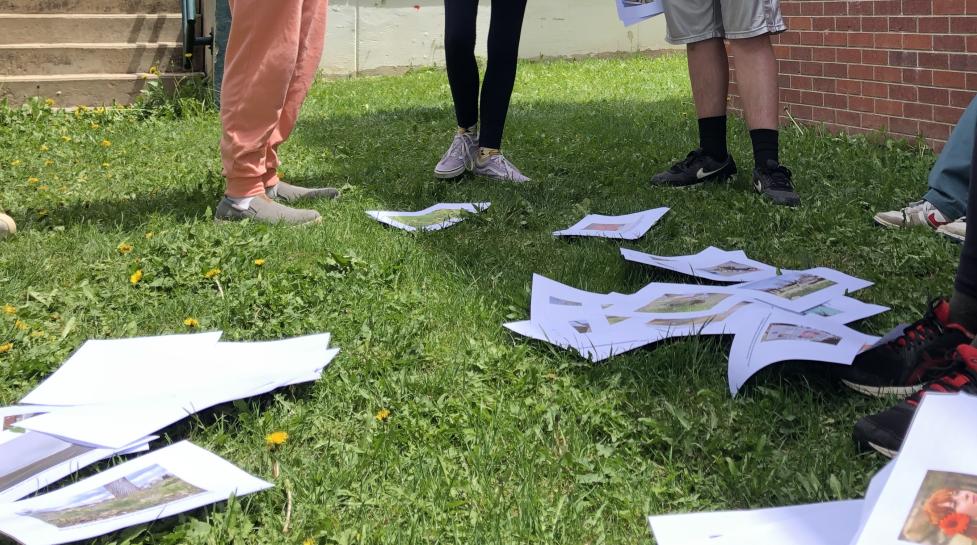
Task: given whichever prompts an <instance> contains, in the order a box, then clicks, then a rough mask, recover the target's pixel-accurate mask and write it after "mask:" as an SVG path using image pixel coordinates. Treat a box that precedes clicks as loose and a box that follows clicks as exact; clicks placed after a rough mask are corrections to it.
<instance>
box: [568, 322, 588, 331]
mask: <svg viewBox="0 0 977 545" xmlns="http://www.w3.org/2000/svg"><path fill="white" fill-rule="evenodd" d="M570 327H572V328H573V329H574V330H576V332H577V333H590V332H591V331H593V328H591V327H590V323H588V322H585V321H583V320H573V321H572V322H570Z"/></svg>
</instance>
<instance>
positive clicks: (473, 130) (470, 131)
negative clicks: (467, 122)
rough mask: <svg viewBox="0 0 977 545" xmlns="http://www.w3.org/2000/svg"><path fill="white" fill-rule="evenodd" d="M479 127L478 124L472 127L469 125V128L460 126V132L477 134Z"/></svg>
mask: <svg viewBox="0 0 977 545" xmlns="http://www.w3.org/2000/svg"><path fill="white" fill-rule="evenodd" d="M477 128H478V125H472V126H471V127H468V128H467V129H466V128H465V127H458V134H475V132H476V130H477Z"/></svg>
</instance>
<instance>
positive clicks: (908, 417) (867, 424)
mask: <svg viewBox="0 0 977 545" xmlns="http://www.w3.org/2000/svg"><path fill="white" fill-rule="evenodd" d="M953 359H954V365H953V366H952V367H951V370H950V371H948V372H947V373H946V374H944V375H943V376H941V377H939V378H937V379H936V380H934V381H933V382H930V383H929V384H927V385H926V386H925V387H924V388H923V389H922V390H920V391H919V392H917V393H915V394H913V395H911V396H910V397H909V398H908V399H906V400H905V401H903V402H901V403H899V404H898V405H896V406H894V407H891V408H889V409H886V410H884V411H882V412H880V413H878V414H873V415H871V416H866V417H865V418H862V419H861V420H859V421H858V423H857V424H855V431H854V432H853V434H852V436H853V438H854V439H855V443H857V444H858V446H859V447H860V448H862V449H863V450H869V449H871V450H874V451H876V452H879V453H881V454H883V455H885V456H888V457H889V458H892V457H893V456H895V455H896V453H897V452H899V449H900V448H901V447H902V442H903V440H904V439H905V438H906V433H907V432H908V431H909V425H910V424H911V423H912V421H913V416H914V415H915V414H916V407H917V406H918V405H919V402H920V401H921V400H922V399H923V396H925V395H926V394H927V393H929V392H936V393H941V394H948V393H957V392H964V393H968V394H971V395H977V348H974V347H972V346H970V345H960V346H959V347H958V348H957V350H956V352H955V353H954V355H953Z"/></svg>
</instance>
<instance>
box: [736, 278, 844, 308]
mask: <svg viewBox="0 0 977 545" xmlns="http://www.w3.org/2000/svg"><path fill="white" fill-rule="evenodd" d="M834 285H835V282H832V281H831V280H828V279H827V278H822V277H820V276H818V275H816V274H809V273H800V274H785V275H782V276H775V277H773V278H769V279H767V280H761V281H760V282H755V283H753V284H750V286H749V288H750V289H753V290H758V291H762V292H765V293H769V294H770V295H775V296H777V297H780V298H783V299H787V300H788V301H793V300H795V299H800V298H801V297H804V296H806V295H810V294H812V293H816V292H819V291H821V290H824V289H828V288H830V287H831V286H834Z"/></svg>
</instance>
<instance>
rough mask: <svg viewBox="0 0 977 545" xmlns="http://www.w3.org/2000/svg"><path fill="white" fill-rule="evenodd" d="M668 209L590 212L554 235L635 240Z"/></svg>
mask: <svg viewBox="0 0 977 545" xmlns="http://www.w3.org/2000/svg"><path fill="white" fill-rule="evenodd" d="M668 211H669V209H668V208H664V207H663V208H655V209H653V210H645V211H644V212H637V213H635V214H627V215H625V216H602V215H600V214H590V215H588V216H586V217H585V218H584V219H582V220H580V221H578V222H577V223H575V224H574V225H573V226H571V227H569V228H567V229H564V230H562V231H554V232H553V236H558V237H559V236H563V237H600V238H617V239H623V240H634V239H637V238H641V237H643V236H644V235H645V233H647V232H648V230H649V229H651V228H652V227H653V226H654V225H655V224H656V223H658V220H660V219H661V218H662V217H663V216H664V215H665V214H667V213H668Z"/></svg>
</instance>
